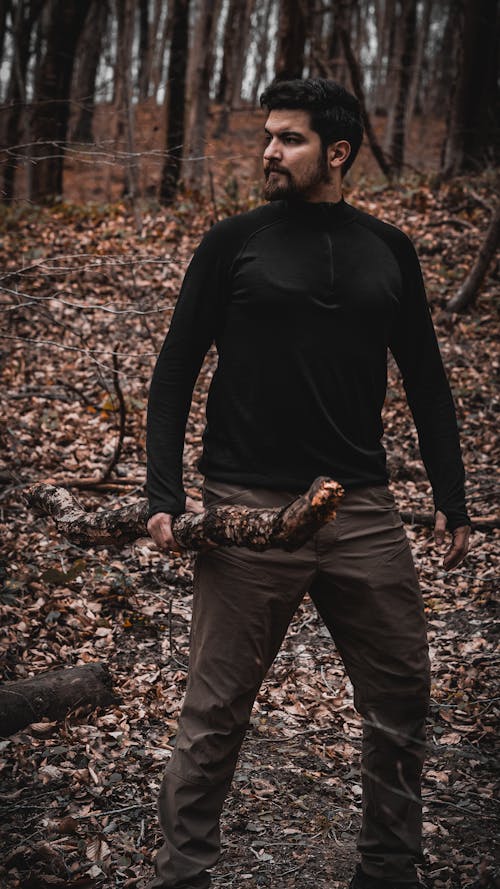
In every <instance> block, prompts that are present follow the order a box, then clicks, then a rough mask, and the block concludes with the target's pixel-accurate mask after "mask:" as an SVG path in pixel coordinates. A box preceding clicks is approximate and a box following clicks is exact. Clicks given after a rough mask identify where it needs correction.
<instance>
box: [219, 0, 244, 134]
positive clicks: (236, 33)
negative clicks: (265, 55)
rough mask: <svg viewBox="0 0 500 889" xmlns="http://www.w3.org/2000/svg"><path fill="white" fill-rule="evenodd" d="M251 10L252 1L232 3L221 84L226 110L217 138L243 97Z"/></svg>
mask: <svg viewBox="0 0 500 889" xmlns="http://www.w3.org/2000/svg"><path fill="white" fill-rule="evenodd" d="M251 11H252V0H231V3H230V6H229V12H228V18H227V22H226V31H225V34H224V57H223V63H222V72H221V83H220V85H219V94H220V101H221V102H222V105H223V108H222V112H221V115H220V118H219V124H218V127H217V133H216V135H217V136H222V135H223V134H224V133H226V132H227V128H228V125H229V115H230V113H231V110H232V109H233V107H234V104H235V102H238V101H239V99H240V98H241V84H242V81H243V66H244V64H245V56H246V52H245V50H246V46H247V43H248V32H249V26H250V15H251Z"/></svg>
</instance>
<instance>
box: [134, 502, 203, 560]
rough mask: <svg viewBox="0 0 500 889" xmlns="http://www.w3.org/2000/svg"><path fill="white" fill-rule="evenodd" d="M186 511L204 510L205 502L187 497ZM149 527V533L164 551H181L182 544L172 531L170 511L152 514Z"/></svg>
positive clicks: (198, 511)
mask: <svg viewBox="0 0 500 889" xmlns="http://www.w3.org/2000/svg"><path fill="white" fill-rule="evenodd" d="M186 512H196V513H200V512H203V504H202V503H201V502H200V501H199V500H193V499H192V498H191V497H187V498H186ZM147 529H148V534H149V535H150V536H151V537H152V538H153V540H154V542H155V543H156V546H157V547H158V549H161V550H162V552H169V551H173V552H179V550H180V546H179V544H178V543H177V541H176V539H175V537H174V535H173V533H172V516H171V515H170V514H169V513H168V512H157V513H156V514H155V515H153V516H151V518H150V519H149V522H148V524H147Z"/></svg>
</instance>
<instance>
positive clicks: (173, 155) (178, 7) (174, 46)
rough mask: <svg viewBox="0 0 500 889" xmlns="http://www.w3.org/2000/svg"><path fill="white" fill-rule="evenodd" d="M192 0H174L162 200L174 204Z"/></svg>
mask: <svg viewBox="0 0 500 889" xmlns="http://www.w3.org/2000/svg"><path fill="white" fill-rule="evenodd" d="M188 31H189V0H174V6H173V13H172V41H171V44H170V61H169V67H168V82H167V92H166V100H165V106H166V119H167V126H166V146H165V147H166V152H167V153H166V156H165V161H164V164H163V170H162V176H161V183H160V201H161V203H162V204H171V203H172V201H173V200H174V198H175V195H176V193H177V187H178V184H179V179H180V174H181V166H182V153H183V144H184V119H185V118H184V110H185V104H186V69H187V55H188Z"/></svg>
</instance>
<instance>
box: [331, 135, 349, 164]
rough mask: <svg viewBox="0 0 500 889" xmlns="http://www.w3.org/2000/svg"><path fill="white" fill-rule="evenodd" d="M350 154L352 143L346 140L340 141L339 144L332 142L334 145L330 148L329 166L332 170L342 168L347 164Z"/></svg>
mask: <svg viewBox="0 0 500 889" xmlns="http://www.w3.org/2000/svg"><path fill="white" fill-rule="evenodd" d="M350 153H351V146H350V143H349V142H347V141H346V140H345V139H340V141H339V142H332V144H331V145H329V146H328V166H329V167H330V169H335V168H336V167H341V166H342V165H343V164H345V162H346V160H347V158H348V157H349V155H350Z"/></svg>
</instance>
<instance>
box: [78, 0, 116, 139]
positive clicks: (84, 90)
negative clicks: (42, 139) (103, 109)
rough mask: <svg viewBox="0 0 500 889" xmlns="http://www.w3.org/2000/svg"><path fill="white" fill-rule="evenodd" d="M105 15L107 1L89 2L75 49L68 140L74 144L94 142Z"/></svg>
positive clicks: (107, 10)
mask: <svg viewBox="0 0 500 889" xmlns="http://www.w3.org/2000/svg"><path fill="white" fill-rule="evenodd" d="M108 13H109V5H108V2H107V0H93V2H92V5H91V7H90V11H89V14H88V16H87V20H86V22H85V27H84V29H83V33H82V36H81V40H80V43H79V45H78V58H77V63H76V70H75V74H74V77H73V88H72V101H73V104H76V106H77V112H76V115H75V121H74V125H73V129H72V132H71V138H72V140H74V141H75V142H93V141H94V136H93V132H92V123H93V119H94V110H95V85H96V77H97V70H98V67H99V60H100V58H101V52H102V44H103V39H104V34H105V33H106V25H107V20H108Z"/></svg>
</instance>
